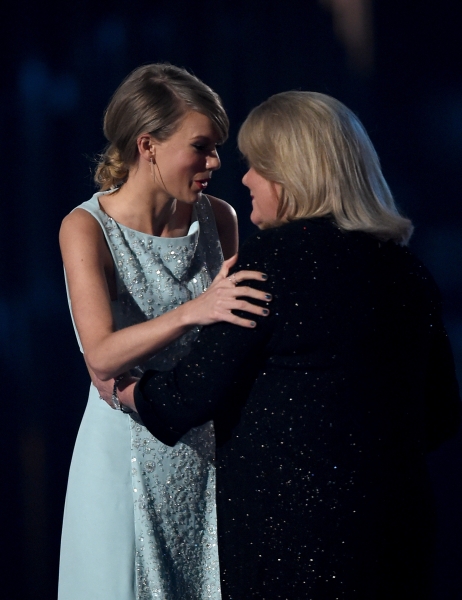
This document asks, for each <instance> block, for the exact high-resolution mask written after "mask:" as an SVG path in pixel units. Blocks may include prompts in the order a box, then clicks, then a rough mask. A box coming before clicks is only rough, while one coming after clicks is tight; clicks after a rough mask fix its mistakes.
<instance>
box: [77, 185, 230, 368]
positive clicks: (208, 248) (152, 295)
mask: <svg viewBox="0 0 462 600" xmlns="http://www.w3.org/2000/svg"><path fill="white" fill-rule="evenodd" d="M100 195H101V194H95V196H93V198H92V199H91V200H89V201H88V202H85V203H84V204H82V205H81V206H80V208H84V209H85V210H88V211H89V212H90V213H91V214H92V215H93V216H94V217H95V218H96V219H97V220H98V221H99V222H100V224H101V226H102V228H103V231H104V234H105V237H106V239H107V242H108V245H109V248H110V250H111V253H112V256H113V259H114V264H115V266H116V269H115V271H116V280H117V300H116V301H114V302H112V312H113V317H114V322H115V326H116V329H123V328H124V327H129V326H130V325H135V324H137V323H141V322H143V321H146V320H148V319H152V318H154V317H158V316H159V315H162V314H164V313H166V312H168V311H170V310H173V309H175V308H177V307H178V306H180V305H181V304H183V303H184V302H187V301H188V300H191V299H192V298H196V297H197V296H198V295H199V294H201V293H202V292H203V291H204V290H205V289H206V288H207V287H208V286H209V285H210V283H211V281H212V280H213V278H214V277H215V275H216V274H217V273H218V271H219V270H220V267H221V263H222V261H223V255H222V252H221V246H220V242H219V240H218V236H217V233H216V227H215V222H214V216H213V213H212V210H211V207H210V203H209V201H208V199H207V198H206V197H203V198H202V199H201V200H199V202H198V203H197V204H196V205H195V206H194V209H193V217H192V222H191V225H190V227H189V231H188V234H187V235H186V236H184V237H178V238H164V237H157V236H153V235H148V234H145V233H141V232H139V231H136V230H134V229H130V228H129V227H125V226H124V225H121V224H120V223H117V221H115V220H114V219H112V218H111V217H110V216H109V215H107V214H106V213H105V212H104V211H103V210H102V209H101V207H100V205H99V202H98V198H99V196H100ZM198 331H199V329H198V328H194V329H193V330H191V331H190V332H189V333H187V334H185V335H183V336H182V337H181V338H179V339H178V340H176V341H175V342H173V343H172V344H170V345H169V346H168V347H167V348H165V349H164V350H161V351H160V352H158V353H157V354H156V355H155V356H153V357H152V358H151V359H150V360H149V361H147V363H145V364H143V365H140V367H139V368H138V370H141V371H144V370H145V369H147V368H152V369H157V370H168V369H171V368H172V367H173V366H174V365H175V364H176V362H178V360H179V359H180V358H181V357H182V356H184V355H185V354H186V353H187V352H188V350H189V347H190V344H191V342H192V340H194V338H195V337H196V336H197V333H198Z"/></svg>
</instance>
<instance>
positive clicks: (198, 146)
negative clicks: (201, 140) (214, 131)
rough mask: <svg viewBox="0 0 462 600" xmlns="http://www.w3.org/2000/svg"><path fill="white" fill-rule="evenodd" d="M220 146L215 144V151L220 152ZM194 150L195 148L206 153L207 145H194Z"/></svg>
mask: <svg viewBox="0 0 462 600" xmlns="http://www.w3.org/2000/svg"><path fill="white" fill-rule="evenodd" d="M219 147H220V144H215V150H218V148H219ZM193 148H195V149H196V150H197V151H198V152H206V151H207V145H205V144H193Z"/></svg>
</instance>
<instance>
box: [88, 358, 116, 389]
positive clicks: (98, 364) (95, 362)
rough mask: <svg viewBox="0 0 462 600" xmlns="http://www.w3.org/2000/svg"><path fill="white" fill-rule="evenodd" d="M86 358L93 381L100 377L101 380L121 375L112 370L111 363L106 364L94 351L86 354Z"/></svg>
mask: <svg viewBox="0 0 462 600" xmlns="http://www.w3.org/2000/svg"><path fill="white" fill-rule="evenodd" d="M84 359H85V364H86V365H87V369H88V372H89V373H90V377H91V379H92V381H93V383H95V380H98V379H99V380H100V381H109V379H113V378H114V377H117V375H120V373H116V372H114V370H111V369H110V368H109V365H107V364H105V362H104V360H101V359H98V357H96V356H94V355H93V354H92V353H88V354H87V353H86V354H84Z"/></svg>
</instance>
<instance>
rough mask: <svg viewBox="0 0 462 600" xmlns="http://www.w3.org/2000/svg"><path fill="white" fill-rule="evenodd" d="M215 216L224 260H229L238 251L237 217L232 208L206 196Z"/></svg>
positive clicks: (217, 199) (222, 201)
mask: <svg viewBox="0 0 462 600" xmlns="http://www.w3.org/2000/svg"><path fill="white" fill-rule="evenodd" d="M207 198H208V199H209V200H210V205H211V207H212V210H213V214H214V216H215V222H216V224H217V231H218V237H219V238H220V244H221V249H222V250H223V256H224V257H225V258H231V257H232V256H234V255H235V254H236V252H237V250H238V244H239V237H238V229H237V216H236V211H235V210H234V208H233V207H232V206H231V205H230V204H228V203H227V202H225V201H224V200H220V198H215V197H214V196H209V195H207Z"/></svg>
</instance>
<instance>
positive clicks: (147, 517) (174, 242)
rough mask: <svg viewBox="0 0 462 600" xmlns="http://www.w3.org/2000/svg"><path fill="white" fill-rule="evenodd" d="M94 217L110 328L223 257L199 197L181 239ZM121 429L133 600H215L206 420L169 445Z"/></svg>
mask: <svg viewBox="0 0 462 600" xmlns="http://www.w3.org/2000/svg"><path fill="white" fill-rule="evenodd" d="M90 202H91V201H90ZM91 212H92V213H93V214H94V212H93V211H91ZM97 213H98V214H97V215H95V216H97V217H99V218H98V220H100V223H101V225H102V226H103V230H104V232H105V235H106V239H107V241H108V243H109V247H110V250H111V252H112V255H113V258H114V262H115V265H116V273H117V275H116V276H117V295H118V299H117V301H116V302H113V304H112V309H113V315H114V320H115V323H116V328H117V329H121V328H123V327H128V326H130V325H134V324H136V323H140V322H143V321H146V320H148V319H151V318H155V317H157V316H159V315H162V314H163V313H165V312H167V311H169V310H173V309H175V308H177V307H178V306H180V305H181V304H183V303H184V302H187V301H188V300H190V299H192V298H195V297H196V296H198V295H199V294H200V293H202V292H203V291H204V290H205V289H206V288H207V287H208V286H209V285H210V283H211V281H212V279H213V277H215V275H216V274H217V273H218V271H219V269H220V266H221V263H222V260H223V255H222V253H221V246H220V243H219V240H218V234H217V231H216V225H215V219H214V216H213V213H212V209H211V206H210V203H209V201H208V199H207V198H206V197H202V199H201V200H199V202H198V203H197V204H196V205H195V207H194V211H193V213H194V214H193V219H192V221H193V222H192V224H191V227H190V230H189V232H188V234H187V235H186V236H184V237H179V238H159V237H155V236H151V235H147V234H143V233H140V232H138V231H135V230H133V229H129V228H128V227H124V226H122V225H120V224H119V223H117V222H116V221H114V220H113V219H112V218H111V217H110V216H108V215H106V214H105V213H104V212H102V211H101V210H99V211H97ZM198 331H199V328H195V329H193V330H192V331H190V332H189V333H187V334H186V335H184V336H182V337H181V338H179V339H178V340H176V341H175V342H173V343H172V344H170V345H169V346H168V347H167V348H164V349H163V350H162V351H160V352H158V353H157V354H156V355H155V356H153V357H152V358H151V359H149V360H148V361H147V362H146V363H145V364H143V365H140V366H139V367H137V368H136V369H135V371H136V374H141V373H142V372H144V371H145V370H146V369H147V368H155V369H157V370H162V371H163V370H169V369H171V368H173V366H174V365H175V364H176V362H177V361H178V360H179V359H180V358H181V357H182V356H184V355H185V354H187V353H188V352H189V349H190V345H191V342H192V341H193V340H194V339H195V337H196V336H197V334H198ZM127 426H130V430H131V464H132V487H133V501H134V520H135V537H136V539H135V540H134V543H135V548H136V551H135V561H136V565H134V569H136V590H137V591H136V598H137V600H154V599H156V600H157V599H158V600H177V599H178V598H182V599H184V600H202V599H206V598H207V599H213V600H218V599H219V598H221V594H220V579H219V576H220V574H219V565H218V547H217V529H216V509H215V466H214V451H215V438H214V432H213V425H212V423H207V424H205V425H203V426H202V427H198V428H196V429H193V430H191V431H190V432H189V433H188V434H187V435H186V436H184V437H183V438H182V440H181V441H180V442H179V443H178V444H177V445H176V446H175V447H174V448H170V447H168V446H166V445H164V444H162V443H161V442H159V441H158V440H156V439H155V438H154V437H153V436H152V435H151V434H150V433H149V432H148V430H147V429H146V428H145V427H144V426H143V425H141V424H139V423H137V422H136V421H134V420H133V419H131V418H129V419H127ZM127 460H128V457H127Z"/></svg>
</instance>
